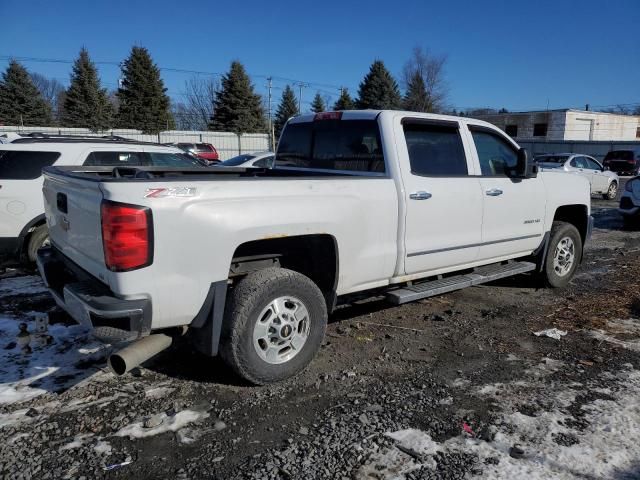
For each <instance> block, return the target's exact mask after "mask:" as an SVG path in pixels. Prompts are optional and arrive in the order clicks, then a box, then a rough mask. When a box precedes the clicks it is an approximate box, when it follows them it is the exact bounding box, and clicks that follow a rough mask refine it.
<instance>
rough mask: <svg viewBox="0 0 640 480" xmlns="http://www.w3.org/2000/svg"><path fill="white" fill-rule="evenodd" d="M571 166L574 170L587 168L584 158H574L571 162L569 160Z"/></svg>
mask: <svg viewBox="0 0 640 480" xmlns="http://www.w3.org/2000/svg"><path fill="white" fill-rule="evenodd" d="M571 166H572V167H574V168H589V167H588V166H587V162H585V158H584V157H574V158H573V160H571Z"/></svg>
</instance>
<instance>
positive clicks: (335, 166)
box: [276, 120, 385, 173]
mask: <svg viewBox="0 0 640 480" xmlns="http://www.w3.org/2000/svg"><path fill="white" fill-rule="evenodd" d="M276 167H299V168H313V169H322V170H341V171H355V172H375V173H384V171H385V167H384V157H383V156H382V147H381V143H380V131H379V129H378V123H377V122H376V121H375V120H322V121H316V122H304V123H293V124H290V125H287V127H286V128H285V130H284V132H283V134H282V137H281V138H280V143H279V145H278V152H277V153H276Z"/></svg>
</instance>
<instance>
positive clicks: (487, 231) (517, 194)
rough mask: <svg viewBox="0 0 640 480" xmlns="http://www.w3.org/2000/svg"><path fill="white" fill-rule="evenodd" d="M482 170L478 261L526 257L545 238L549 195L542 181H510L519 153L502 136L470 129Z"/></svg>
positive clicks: (538, 178) (474, 127)
mask: <svg viewBox="0 0 640 480" xmlns="http://www.w3.org/2000/svg"><path fill="white" fill-rule="evenodd" d="M469 131H470V133H471V139H472V141H473V144H474V146H475V150H476V151H475V153H476V156H477V159H478V165H479V166H480V177H479V178H480V185H481V188H482V203H483V212H482V245H481V247H480V252H479V259H481V260H483V261H485V260H486V261H489V260H493V261H498V260H501V259H503V258H504V257H506V256H516V255H520V254H522V255H526V254H529V253H531V252H532V251H533V250H535V249H536V248H537V247H538V246H539V245H540V243H541V242H542V238H543V229H544V213H545V201H546V193H545V189H544V185H543V183H542V179H541V178H540V177H536V178H511V177H510V176H509V173H510V172H511V171H512V170H511V169H513V168H514V167H515V166H516V165H517V162H518V150H517V149H516V147H515V146H514V145H513V144H512V143H511V141H509V140H508V139H507V138H505V137H504V136H503V135H501V134H500V133H498V132H496V131H494V130H493V129H490V128H486V127H476V126H473V125H469Z"/></svg>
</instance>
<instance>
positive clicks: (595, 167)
mask: <svg viewBox="0 0 640 480" xmlns="http://www.w3.org/2000/svg"><path fill="white" fill-rule="evenodd" d="M584 159H585V160H586V162H587V165H588V168H590V169H591V170H598V171H600V170H602V168H601V167H600V165H599V164H598V162H596V161H595V160H592V159H590V158H588V157H584Z"/></svg>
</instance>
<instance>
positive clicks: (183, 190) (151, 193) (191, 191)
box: [144, 187, 196, 198]
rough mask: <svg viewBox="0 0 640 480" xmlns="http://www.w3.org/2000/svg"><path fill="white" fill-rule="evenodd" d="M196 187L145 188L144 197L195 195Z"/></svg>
mask: <svg viewBox="0 0 640 480" xmlns="http://www.w3.org/2000/svg"><path fill="white" fill-rule="evenodd" d="M195 196H196V187H172V188H147V191H146V192H145V194H144V198H165V197H195Z"/></svg>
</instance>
